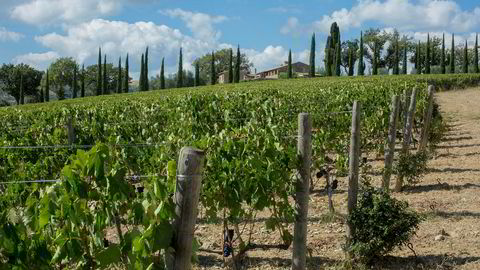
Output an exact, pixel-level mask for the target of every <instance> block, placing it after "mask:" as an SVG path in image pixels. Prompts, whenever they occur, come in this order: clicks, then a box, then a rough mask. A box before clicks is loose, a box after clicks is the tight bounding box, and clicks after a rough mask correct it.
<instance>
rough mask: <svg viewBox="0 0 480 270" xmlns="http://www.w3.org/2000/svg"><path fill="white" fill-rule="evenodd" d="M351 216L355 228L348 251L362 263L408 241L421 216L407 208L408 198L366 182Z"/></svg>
mask: <svg viewBox="0 0 480 270" xmlns="http://www.w3.org/2000/svg"><path fill="white" fill-rule="evenodd" d="M348 220H349V222H350V223H351V224H352V225H353V226H354V227H355V228H356V229H355V231H354V232H353V237H352V238H353V239H351V242H350V246H349V248H348V251H349V252H350V253H351V254H352V255H353V256H354V258H356V259H357V260H358V261H360V262H361V263H365V264H371V263H372V262H373V260H374V259H375V258H378V257H380V256H383V255H385V254H388V253H389V252H391V251H392V250H393V249H394V248H395V247H397V246H401V245H404V244H407V243H408V241H409V239H410V237H411V236H412V235H413V234H414V232H415V230H416V229H418V224H419V223H420V222H421V220H422V219H421V217H420V215H419V214H418V213H416V212H414V211H412V210H410V209H408V203H407V202H402V201H399V200H396V199H394V198H392V197H390V195H389V194H388V193H385V192H383V191H382V190H376V189H374V188H372V187H371V186H369V185H367V186H365V188H364V189H363V193H361V194H360V200H359V202H358V205H357V208H356V209H355V210H354V211H353V212H352V214H350V215H349V216H348Z"/></svg>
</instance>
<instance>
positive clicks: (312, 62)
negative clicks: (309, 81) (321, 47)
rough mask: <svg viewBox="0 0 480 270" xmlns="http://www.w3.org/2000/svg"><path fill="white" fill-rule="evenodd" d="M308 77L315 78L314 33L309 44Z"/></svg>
mask: <svg viewBox="0 0 480 270" xmlns="http://www.w3.org/2000/svg"><path fill="white" fill-rule="evenodd" d="M310 77H312V78H313V77H315V33H313V35H312V42H311V44H310Z"/></svg>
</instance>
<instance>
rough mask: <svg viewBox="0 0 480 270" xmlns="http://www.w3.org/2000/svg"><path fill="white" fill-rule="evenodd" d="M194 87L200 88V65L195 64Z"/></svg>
mask: <svg viewBox="0 0 480 270" xmlns="http://www.w3.org/2000/svg"><path fill="white" fill-rule="evenodd" d="M194 86H200V64H199V63H198V62H197V63H195V83H194Z"/></svg>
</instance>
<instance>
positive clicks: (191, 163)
mask: <svg viewBox="0 0 480 270" xmlns="http://www.w3.org/2000/svg"><path fill="white" fill-rule="evenodd" d="M204 160H205V152H204V151H202V150H199V149H195V148H191V147H183V148H182V149H181V150H180V155H179V157H178V164H177V183H176V191H175V198H174V202H175V214H176V218H175V221H174V230H175V234H174V246H173V248H174V249H175V251H174V252H175V254H174V263H173V269H174V270H189V269H191V257H192V243H193V235H194V229H195V223H196V220H197V207H198V200H199V197H200V189H201V186H202V176H203V164H204ZM170 267H171V265H170Z"/></svg>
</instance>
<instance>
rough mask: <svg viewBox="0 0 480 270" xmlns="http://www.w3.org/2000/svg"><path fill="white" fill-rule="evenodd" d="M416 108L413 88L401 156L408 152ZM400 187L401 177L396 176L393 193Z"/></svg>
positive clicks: (415, 96) (415, 93) (401, 184)
mask: <svg viewBox="0 0 480 270" xmlns="http://www.w3.org/2000/svg"><path fill="white" fill-rule="evenodd" d="M416 106H417V89H416V88H414V89H413V91H412V96H411V98H410V107H409V108H408V115H407V121H406V126H405V131H404V133H403V144H402V155H405V154H407V153H408V152H409V148H410V142H411V139H412V127H413V119H414V117H415V108H416ZM402 187H403V176H402V175H401V174H399V175H398V176H397V182H396V183H395V191H396V192H400V191H402Z"/></svg>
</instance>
